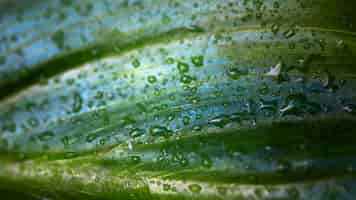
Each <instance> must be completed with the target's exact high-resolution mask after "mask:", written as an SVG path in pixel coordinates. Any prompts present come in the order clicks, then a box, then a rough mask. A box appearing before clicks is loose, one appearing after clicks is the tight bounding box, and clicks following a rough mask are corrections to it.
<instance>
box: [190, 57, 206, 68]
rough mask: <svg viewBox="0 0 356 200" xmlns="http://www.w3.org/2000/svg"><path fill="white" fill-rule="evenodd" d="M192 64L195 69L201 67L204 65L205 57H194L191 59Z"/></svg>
mask: <svg viewBox="0 0 356 200" xmlns="http://www.w3.org/2000/svg"><path fill="white" fill-rule="evenodd" d="M191 59H192V63H193V64H194V66H195V67H201V66H203V64H204V57H203V56H193V57H191Z"/></svg>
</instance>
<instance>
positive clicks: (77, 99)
mask: <svg viewBox="0 0 356 200" xmlns="http://www.w3.org/2000/svg"><path fill="white" fill-rule="evenodd" d="M82 104H83V99H82V97H81V96H80V94H79V93H78V92H74V93H73V106H72V111H73V112H75V113H76V112H79V111H80V110H81V109H82Z"/></svg>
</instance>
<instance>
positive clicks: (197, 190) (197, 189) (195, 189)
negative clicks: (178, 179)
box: [188, 184, 202, 193]
mask: <svg viewBox="0 0 356 200" xmlns="http://www.w3.org/2000/svg"><path fill="white" fill-rule="evenodd" d="M188 187H189V190H190V191H191V192H193V193H200V191H201V189H202V188H201V186H200V185H199V184H191V185H189V186H188Z"/></svg>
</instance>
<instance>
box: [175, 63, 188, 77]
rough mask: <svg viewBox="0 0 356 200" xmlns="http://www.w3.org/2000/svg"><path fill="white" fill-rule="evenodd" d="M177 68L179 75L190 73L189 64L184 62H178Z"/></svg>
mask: <svg viewBox="0 0 356 200" xmlns="http://www.w3.org/2000/svg"><path fill="white" fill-rule="evenodd" d="M177 68H178V71H179V73H182V74H183V73H187V72H189V65H188V64H187V63H184V62H178V63H177Z"/></svg>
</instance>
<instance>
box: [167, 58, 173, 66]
mask: <svg viewBox="0 0 356 200" xmlns="http://www.w3.org/2000/svg"><path fill="white" fill-rule="evenodd" d="M165 63H166V64H169V65H171V64H173V63H174V59H173V58H167V59H166V60H165Z"/></svg>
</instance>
